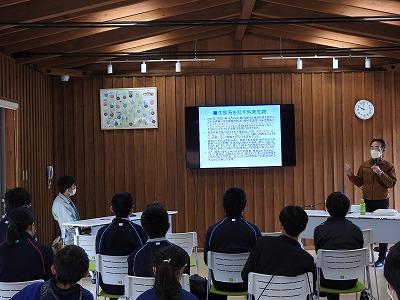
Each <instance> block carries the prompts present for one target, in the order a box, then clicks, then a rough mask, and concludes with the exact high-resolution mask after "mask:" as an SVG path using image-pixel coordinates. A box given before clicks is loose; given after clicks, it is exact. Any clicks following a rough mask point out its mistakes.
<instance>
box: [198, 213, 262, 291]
mask: <svg viewBox="0 0 400 300" xmlns="http://www.w3.org/2000/svg"><path fill="white" fill-rule="evenodd" d="M260 237H261V232H260V229H258V227H257V226H256V225H254V224H251V223H250V222H248V221H246V220H245V219H244V218H243V216H226V217H225V218H224V219H222V220H221V221H219V222H218V223H216V224H214V225H212V226H210V227H209V228H208V230H207V235H206V240H205V244H204V262H205V263H206V264H207V253H208V251H212V252H219V253H229V254H234V253H245V252H250V250H251V249H252V248H253V246H254V245H255V243H256V242H257V240H258V238H260ZM213 284H214V285H215V287H216V288H219V289H224V290H230V291H243V290H247V282H246V283H243V284H237V283H220V282H216V281H215V280H213Z"/></svg>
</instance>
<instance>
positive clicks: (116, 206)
mask: <svg viewBox="0 0 400 300" xmlns="http://www.w3.org/2000/svg"><path fill="white" fill-rule="evenodd" d="M133 205H134V204H133V199H132V196H131V194H130V193H127V192H122V193H116V194H115V195H114V197H113V198H112V200H111V208H112V211H113V212H114V214H115V216H116V217H117V218H126V217H128V216H129V215H130V214H131V212H132V208H133Z"/></svg>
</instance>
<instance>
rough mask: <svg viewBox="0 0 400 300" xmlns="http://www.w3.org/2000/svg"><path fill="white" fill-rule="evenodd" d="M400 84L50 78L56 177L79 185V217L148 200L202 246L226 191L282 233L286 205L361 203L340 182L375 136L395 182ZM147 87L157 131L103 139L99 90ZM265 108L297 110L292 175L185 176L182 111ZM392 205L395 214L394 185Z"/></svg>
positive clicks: (379, 79)
mask: <svg viewBox="0 0 400 300" xmlns="http://www.w3.org/2000/svg"><path fill="white" fill-rule="evenodd" d="M399 83H400V73H395V72H367V73H364V72H355V73H354V72H348V73H292V74H290V73H265V74H231V75H217V74H216V75H181V76H146V77H94V78H90V79H73V80H72V81H71V82H69V83H68V84H64V85H62V83H61V82H59V80H57V79H55V80H54V82H53V93H54V96H55V99H54V114H55V116H56V118H55V127H54V143H55V147H54V154H55V165H56V174H57V176H59V175H62V174H70V175H72V176H75V177H76V181H77V185H78V193H77V196H76V199H77V204H78V207H79V210H80V212H81V215H82V217H96V216H97V217H98V216H103V215H105V214H109V210H108V207H109V205H110V201H111V197H112V195H113V194H114V193H115V192H119V191H128V192H131V193H132V194H133V196H134V198H135V199H136V203H137V208H136V209H137V210H142V209H143V208H144V207H145V204H146V203H148V202H151V201H154V200H158V201H160V202H162V203H163V204H164V205H165V207H166V208H167V209H171V210H172V209H175V210H178V211H179V214H178V216H177V217H176V218H175V230H177V231H188V230H196V231H197V232H198V233H199V238H200V243H202V242H203V238H204V232H205V230H206V228H207V227H208V226H209V225H211V224H213V223H214V222H215V221H216V220H218V219H219V218H221V217H222V216H223V210H222V204H221V198H222V195H223V192H224V190H225V189H227V188H228V187H231V186H238V187H242V188H244V190H245V191H246V193H247V197H248V204H247V208H246V212H245V214H246V217H247V218H248V219H249V220H251V221H252V222H255V223H256V224H257V225H258V226H259V227H260V228H261V230H265V231H274V230H278V229H279V224H278V223H279V222H278V218H277V217H278V214H279V211H280V210H281V208H282V207H283V206H285V205H288V204H294V203H296V204H298V205H311V204H316V205H317V208H322V207H323V206H322V205H319V204H320V203H321V202H324V199H325V197H326V196H327V195H328V194H329V193H331V192H333V191H344V192H345V193H346V194H347V195H348V196H349V197H350V199H352V200H355V201H358V199H359V198H360V196H361V193H360V190H359V189H356V188H355V187H354V186H353V185H352V184H350V183H349V181H348V180H347V179H346V178H344V172H343V165H344V162H348V163H350V164H352V165H353V167H354V168H357V167H358V166H359V165H360V163H361V162H362V161H363V160H364V159H367V158H368V157H369V141H370V139H371V138H372V137H383V138H384V139H386V141H387V144H388V149H387V151H386V158H387V160H389V161H391V162H394V163H395V166H396V168H397V170H398V173H400V163H399V159H400V139H399V136H400V88H399V86H400V85H399ZM144 86H156V87H157V88H158V109H159V110H158V114H159V128H158V129H156V130H114V131H101V130H100V112H99V89H101V88H122V87H144ZM363 98H365V99H370V100H372V101H373V102H374V103H375V109H376V112H375V116H374V117H373V118H372V119H371V120H369V121H364V122H363V121H360V120H358V119H357V118H356V117H355V116H354V113H353V105H354V103H355V102H356V101H357V99H363ZM264 103H294V105H295V114H296V143H297V145H296V147H297V166H296V167H286V168H264V169H249V170H193V171H189V170H187V169H186V168H185V140H184V107H185V106H191V105H224V104H227V105H228V104H229V105H231V104H264ZM393 199H394V200H395V201H394V200H393ZM391 202H392V205H394V207H396V208H397V209H400V184H398V185H397V186H396V188H395V190H394V193H393V197H392V200H391ZM393 202H395V203H393ZM200 245H202V244H200Z"/></svg>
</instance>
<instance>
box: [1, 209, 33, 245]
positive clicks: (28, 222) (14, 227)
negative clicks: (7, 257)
mask: <svg viewBox="0 0 400 300" xmlns="http://www.w3.org/2000/svg"><path fill="white" fill-rule="evenodd" d="M33 223H34V217H33V213H32V211H31V210H30V209H29V208H27V207H25V206H20V207H17V208H15V209H13V210H12V211H11V212H10V214H9V221H8V228H7V234H6V239H7V243H8V244H10V245H15V244H16V243H18V241H19V240H20V238H21V235H22V234H23V233H24V232H26V231H27V230H28V229H30V231H31V233H32V235H33V229H32V226H33Z"/></svg>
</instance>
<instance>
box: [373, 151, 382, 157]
mask: <svg viewBox="0 0 400 300" xmlns="http://www.w3.org/2000/svg"><path fill="white" fill-rule="evenodd" d="M381 156H382V152H381V151H379V150H375V149H373V150H371V157H372V158H380V157H381Z"/></svg>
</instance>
